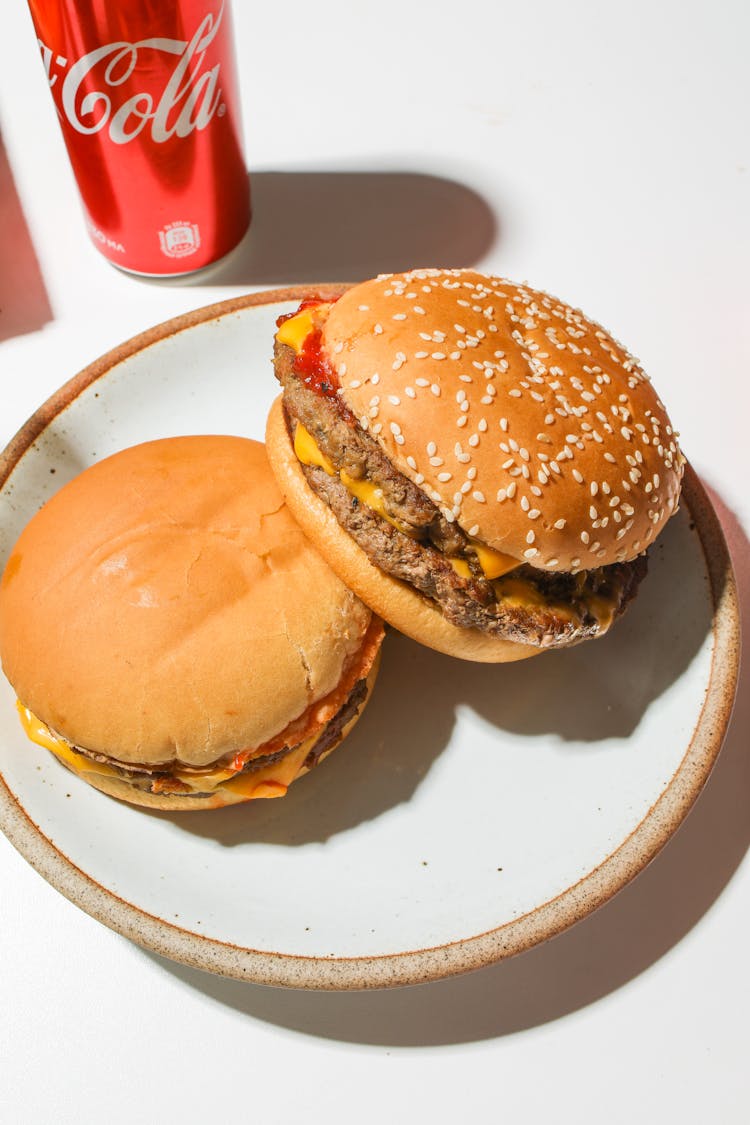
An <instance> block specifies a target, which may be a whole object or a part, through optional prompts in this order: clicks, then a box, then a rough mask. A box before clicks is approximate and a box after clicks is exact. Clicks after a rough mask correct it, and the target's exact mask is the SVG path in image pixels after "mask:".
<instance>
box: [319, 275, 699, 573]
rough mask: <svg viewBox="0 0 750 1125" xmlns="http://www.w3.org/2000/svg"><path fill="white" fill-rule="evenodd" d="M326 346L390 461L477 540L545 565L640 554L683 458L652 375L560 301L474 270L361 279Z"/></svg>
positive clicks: (668, 505) (341, 303) (664, 512)
mask: <svg viewBox="0 0 750 1125" xmlns="http://www.w3.org/2000/svg"><path fill="white" fill-rule="evenodd" d="M323 347H324V349H325V351H326V354H327V355H328V357H329V359H330V360H331V362H332V363H333V365H334V367H335V369H336V371H337V374H338V377H339V381H340V384H341V395H342V398H343V400H344V401H345V403H346V404H347V405H348V406H349V408H350V409H351V410H352V411H353V413H354V414H355V416H356V417H357V419H358V421H359V423H360V425H361V426H362V427H363V429H366V430H367V431H368V433H370V434H371V435H372V436H373V437H374V438H375V440H376V441H377V442H378V443H379V445H380V446H381V447H382V449H383V450H384V452H385V453H386V454H387V455H388V457H389V458H390V460H391V461H392V462H393V464H394V465H395V466H396V467H397V468H398V469H399V470H400V471H401V472H402V473H403V474H404V475H405V476H407V477H408V478H410V479H411V480H412V481H414V482H415V483H416V484H417V485H419V486H420V487H421V488H422V489H423V490H424V491H425V492H426V493H427V495H428V496H430V497H431V498H432V500H434V501H435V503H436V504H437V505H438V507H439V508H440V509H441V511H442V512H443V513H444V514H445V515H446V517H447V518H448V519H455V520H457V522H458V523H459V525H460V526H461V527H462V528H463V530H464V531H465V532H466V533H467V534H468V535H469V536H471V537H472V538H476V539H478V540H481V541H482V542H484V543H486V544H488V545H489V546H491V547H494V548H495V549H497V550H500V551H503V552H505V553H506V554H509V555H512V556H514V557H515V558H518V559H519V560H521V561H523V562H528V563H530V564H531V565H532V566H536V567H539V568H541V569H545V570H560V571H577V570H582V569H589V568H592V567H596V566H602V565H604V564H607V563H614V562H623V561H627V560H629V559H632V558H635V557H636V556H637V555H638V554H640V553H641V552H642V551H644V550H645V549H646V547H648V545H649V543H651V542H652V541H653V539H654V538H655V537H656V535H657V534H658V533H659V531H660V530H661V528H662V526H663V525H664V524H665V523H666V521H667V520H668V519H669V517H670V516H671V515H672V514H673V512H674V511H675V510H676V507H677V500H678V496H679V489H680V481H681V477H682V465H683V458H682V455H681V453H680V451H679V449H678V446H677V440H676V435H675V433H674V431H673V430H672V426H671V424H670V421H669V418H668V416H667V414H666V411H665V409H664V407H663V405H662V403H661V402H660V400H659V398H658V397H657V395H656V393H655V391H654V389H653V387H652V385H651V383H650V382H649V380H648V377H647V376H646V375H645V374H644V372H643V371H642V369H641V368H640V366H639V365H638V363H637V361H636V360H635V359H633V357H632V356H630V355H629V354H628V353H627V352H626V351H625V349H624V348H623V347H622V345H620V344H618V343H617V341H616V340H614V339H613V338H612V337H611V336H610V335H609V334H608V333H607V332H605V331H604V330H603V329H602V328H601V327H600V326H599V325H598V324H596V323H594V322H593V321H591V320H588V319H587V318H586V317H584V316H583V314H582V313H581V312H579V311H577V310H575V309H573V308H571V307H570V306H568V305H565V304H563V303H562V302H561V301H558V300H557V299H556V298H554V297H551V296H549V295H548V294H546V293H543V292H540V291H538V290H534V289H530V288H529V287H528V286H525V285H516V284H514V283H513V282H510V281H506V280H504V279H502V278H498V277H491V276H486V275H484V274H481V273H477V272H475V271H473V270H435V269H423V270H412V271H411V272H409V273H404V274H392V275H385V276H381V277H378V278H376V279H374V280H372V281H367V282H364V283H363V284H361V285H357V286H355V287H354V288H352V289H350V290H348V291H347V292H346V293H345V294H344V295H343V296H342V297H341V298H340V299H339V300H338V301H337V302H336V304H334V305H333V307H332V308H331V311H330V313H329V315H328V318H327V321H326V323H325V326H324V328H323Z"/></svg>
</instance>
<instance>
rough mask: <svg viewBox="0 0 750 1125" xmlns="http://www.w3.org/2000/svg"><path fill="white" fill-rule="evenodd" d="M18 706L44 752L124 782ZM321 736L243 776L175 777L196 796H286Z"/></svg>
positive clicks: (23, 722) (216, 773) (211, 772)
mask: <svg viewBox="0 0 750 1125" xmlns="http://www.w3.org/2000/svg"><path fill="white" fill-rule="evenodd" d="M16 707H17V708H18V714H19V715H20V718H21V725H22V726H23V729H24V731H25V732H26V735H27V737H28V738H30V739H31V741H32V742H35V743H36V744H37V745H38V746H43V747H44V749H45V750H51V751H52V753H53V754H55V755H56V756H57V757H58V758H60V759H61V760H62V761H63V762H65V764H66V765H67V766H69V767H70V768H71V769H72V770H73V771H74V772H75V773H77V774H80V775H82V776H83V775H85V774H87V773H90V774H99V775H102V776H105V777H116V778H119V779H120V780H124V778H123V775H122V774H121V773H120V772H119V771H118V770H116V769H114V767H112V766H108V765H105V764H104V763H103V762H94V761H92V760H91V759H90V758H87V757H86V756H85V754H80V753H79V752H78V751H77V750H74V749H73V747H72V746H69V745H68V743H67V742H65V741H64V740H63V739H61V738H58V737H57V735H55V734H53V733H52V731H51V730H50V729H49V727H48V726H46V724H45V723H43V722H42V721H41V719H38V718H37V717H36V715H34V714H33V712H32V711H29V709H28V707H24V706H23V704H22V703H20V702H17V703H16ZM319 734H320V732H319V731H317V732H316V733H315V734H314V735H311V736H310V738H308V739H305V741H304V742H302V743H300V745H299V746H298V747H296V749H294V750H292V751H291V752H290V753H289V754H287V755H286V756H285V757H284V758H282V759H281V761H279V762H272V763H271V764H270V765H268V766H263V767H262V768H261V769H259V770H253V771H250V772H248V773H240V774H238V773H237V772H236V771H235V770H227V769H221V770H208V771H206V772H205V773H187V772H185V771H183V770H175V771H174V772H173V774H172V776H173V777H175V778H176V779H177V780H178V781H182V782H184V783H185V784H186V785H189V786H190V788H191V789H192V790H193V792H195V793H211V792H212V791H213V790H214V789H217V788H218V787H219V786H224V787H226V788H227V789H229V790H231V791H232V792H235V793H237V794H241V795H242V796H247V797H249V796H253V797H283V796H284V794H285V793H286V791H287V788H288V786H289V785H290V784H291V783H292V781H294V779H295V777H296V776H297V774H298V773H299V770H300V768H301V766H302V763H303V762H304V760H305V758H306V757H307V755H308V754H309V753H310V750H312V748H313V746H314V745H315V742H316V740H317V738H318V735H319Z"/></svg>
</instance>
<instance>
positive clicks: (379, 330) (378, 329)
mask: <svg viewBox="0 0 750 1125" xmlns="http://www.w3.org/2000/svg"><path fill="white" fill-rule="evenodd" d="M372 330H373V332H374V333H375V335H376V336H380V334H381V333H382V331H383V325H382V324H375V325H374V326H373V329H372Z"/></svg>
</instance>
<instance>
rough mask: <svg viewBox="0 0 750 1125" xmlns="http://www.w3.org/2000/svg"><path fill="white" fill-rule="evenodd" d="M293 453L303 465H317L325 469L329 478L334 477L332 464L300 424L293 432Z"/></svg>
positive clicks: (334, 471)
mask: <svg viewBox="0 0 750 1125" xmlns="http://www.w3.org/2000/svg"><path fill="white" fill-rule="evenodd" d="M294 452H295V453H296V455H297V460H298V461H301V462H302V464H303V465H318V466H319V467H320V468H321V469H325V471H326V472H327V473H328V475H329V477H335V476H336V469H335V468H334V465H333V462H332V461H331V460H330V458H328V457H326V455H325V453H324V452H323V450H322V449H320V448H319V446H318V443H317V442H316V440H315V438H314V437H313V436H312V434H311V433H310V431H309V430H306V429H305V427H304V426H303V425H302V423H301V422H298V423H297V425H296V427H295V430H294Z"/></svg>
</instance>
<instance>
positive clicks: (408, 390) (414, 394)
mask: <svg viewBox="0 0 750 1125" xmlns="http://www.w3.org/2000/svg"><path fill="white" fill-rule="evenodd" d="M404 394H405V395H406V396H407V398H416V397H417V392H416V391H415V390H414V387H404Z"/></svg>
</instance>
